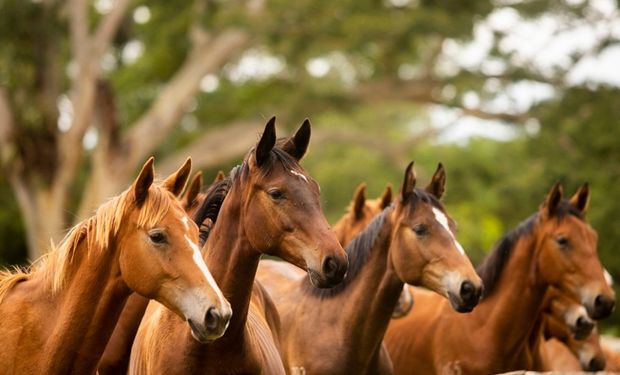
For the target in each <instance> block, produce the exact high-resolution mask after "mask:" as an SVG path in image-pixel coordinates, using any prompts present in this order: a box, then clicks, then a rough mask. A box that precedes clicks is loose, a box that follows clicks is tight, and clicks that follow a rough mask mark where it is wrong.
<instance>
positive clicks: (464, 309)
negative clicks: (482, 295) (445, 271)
mask: <svg viewBox="0 0 620 375" xmlns="http://www.w3.org/2000/svg"><path fill="white" fill-rule="evenodd" d="M448 300H449V301H450V306H452V308H453V309H454V311H456V312H459V313H468V312H471V311H472V310H473V309H474V307H476V306H475V305H474V306H466V305H465V304H464V303H463V300H461V298H460V297H459V296H457V295H456V294H454V293H452V292H448Z"/></svg>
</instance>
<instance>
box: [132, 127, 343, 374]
mask: <svg viewBox="0 0 620 375" xmlns="http://www.w3.org/2000/svg"><path fill="white" fill-rule="evenodd" d="M274 126H275V118H272V119H271V120H269V122H268V123H267V125H266V127H265V131H264V132H263V135H262V137H261V138H260V140H259V142H258V144H257V146H256V147H255V148H254V149H253V150H251V151H250V152H249V153H248V155H247V156H246V158H245V159H244V161H243V163H242V164H241V165H240V166H237V167H235V168H234V169H233V170H232V171H231V173H230V176H229V177H228V179H226V180H225V181H222V182H221V184H226V186H228V191H227V193H226V196H225V198H224V199H223V202H222V205H221V210H220V212H219V216H218V219H217V222H216V223H215V225H214V226H213V228H212V230H211V232H210V234H209V236H208V239H207V242H206V251H204V253H203V254H204V257H205V261H206V263H207V265H209V267H210V269H212V270H213V275H214V277H215V280H216V281H217V282H218V285H220V287H221V288H222V291H223V292H224V295H226V297H227V298H228V300H229V301H230V302H231V304H232V309H233V311H234V314H233V317H232V320H231V322H230V326H229V328H228V330H227V331H226V334H225V335H224V336H223V337H222V338H221V339H220V340H218V341H216V342H214V343H212V344H210V345H202V344H200V343H196V342H193V341H192V340H189V338H188V332H187V329H186V327H185V326H184V325H183V324H182V323H183V322H182V321H181V320H179V319H178V318H176V317H175V316H174V315H171V314H169V313H167V311H165V310H163V309H161V308H159V307H158V306H155V305H152V304H151V305H150V306H149V308H148V309H147V313H146V315H145V317H144V319H143V321H142V324H141V326H140V328H139V330H138V334H137V336H136V339H135V341H134V346H133V348H132V353H131V360H130V366H129V372H130V373H131V374H149V373H153V374H161V373H166V374H174V373H202V374H212V373H217V374H239V373H243V374H261V373H265V374H283V373H284V368H283V365H282V360H281V358H280V354H279V344H278V332H277V331H278V325H279V320H278V313H277V310H276V309H275V306H274V305H273V302H272V301H271V299H270V298H269V296H268V295H267V294H266V292H265V291H264V289H263V288H262V287H261V286H260V284H258V283H255V282H254V276H255V274H256V269H257V267H258V263H259V259H260V257H261V255H262V254H269V255H274V256H278V257H280V258H282V259H284V260H286V261H288V262H290V263H292V264H294V265H296V266H298V267H300V268H302V269H304V270H306V271H307V272H308V275H309V277H310V279H311V280H312V281H311V282H312V283H313V284H314V285H316V286H317V287H323V288H325V287H333V286H334V285H336V284H338V283H340V282H341V281H342V279H343V277H344V274H345V272H346V270H347V264H348V262H347V256H346V254H345V252H344V250H343V249H342V247H341V246H340V244H338V241H337V239H336V237H335V235H334V234H333V233H332V232H331V231H330V228H329V225H328V224H327V221H326V219H325V217H324V215H323V213H322V211H321V207H320V204H319V186H318V184H317V183H316V181H314V180H313V179H312V178H311V177H310V176H309V175H308V174H307V173H306V172H305V171H304V170H303V169H302V168H301V166H300V165H299V161H300V159H301V158H302V157H303V156H304V154H305V153H306V150H307V146H308V143H309V140H310V122H309V121H307V120H306V121H304V123H303V124H302V125H301V127H300V128H299V129H298V131H297V132H296V133H295V135H294V136H293V137H291V138H288V139H286V140H285V141H283V142H279V143H278V145H276V135H275V128H274Z"/></svg>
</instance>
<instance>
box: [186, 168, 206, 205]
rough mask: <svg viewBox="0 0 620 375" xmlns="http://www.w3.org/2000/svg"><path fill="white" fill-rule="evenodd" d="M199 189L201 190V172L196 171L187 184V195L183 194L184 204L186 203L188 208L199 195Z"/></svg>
mask: <svg viewBox="0 0 620 375" xmlns="http://www.w3.org/2000/svg"><path fill="white" fill-rule="evenodd" d="M201 189H202V171H198V172H196V174H195V175H194V177H192V180H191V181H190V183H189V187H188V188H187V193H186V194H185V202H186V203H187V205H188V206H189V205H191V204H192V203H193V202H194V200H195V199H196V197H197V196H198V194H199V193H200V190H201Z"/></svg>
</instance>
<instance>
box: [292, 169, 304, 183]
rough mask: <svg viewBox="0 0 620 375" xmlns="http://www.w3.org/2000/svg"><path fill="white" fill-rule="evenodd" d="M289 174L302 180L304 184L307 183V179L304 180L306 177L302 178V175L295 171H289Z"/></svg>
mask: <svg viewBox="0 0 620 375" xmlns="http://www.w3.org/2000/svg"><path fill="white" fill-rule="evenodd" d="M291 173H292V174H294V175H295V176H297V177H299V178H301V179H302V180H304V181H306V183H307V182H308V178H306V176H304V175H303V174H301V173H299V172H297V171H294V170H292V169H291Z"/></svg>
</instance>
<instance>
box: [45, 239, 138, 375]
mask: <svg viewBox="0 0 620 375" xmlns="http://www.w3.org/2000/svg"><path fill="white" fill-rule="evenodd" d="M112 242H114V241H112ZM89 250H90V253H89ZM70 267H72V268H73V271H71V272H70V274H68V275H67V279H66V281H65V284H64V286H63V287H62V288H61V289H60V290H59V291H58V292H57V293H56V294H55V295H54V297H52V298H53V299H55V301H54V303H53V304H54V305H56V306H58V309H57V310H56V321H55V322H54V324H53V328H52V329H51V333H50V335H49V338H48V340H47V342H46V349H45V351H46V356H45V358H51V359H52V360H51V361H50V366H51V367H50V371H49V373H80V374H82V373H94V372H95V371H96V368H97V363H98V361H99V358H100V357H101V355H102V354H103V351H104V349H105V346H106V344H107V342H108V340H109V338H110V336H111V335H112V331H113V330H114V326H115V325H116V321H117V320H118V318H119V316H120V313H121V311H122V309H123V306H124V304H125V302H126V300H127V298H128V297H129V295H130V293H131V290H130V289H129V287H128V286H127V285H126V284H125V282H124V281H123V279H122V277H121V272H120V266H119V262H118V254H117V246H115V244H114V243H111V245H110V246H109V247H108V248H107V249H100V250H97V251H94V249H88V248H87V240H86V239H83V240H82V241H81V242H80V244H78V246H77V248H76V249H75V253H74V254H73V259H72V265H71V266H70Z"/></svg>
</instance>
